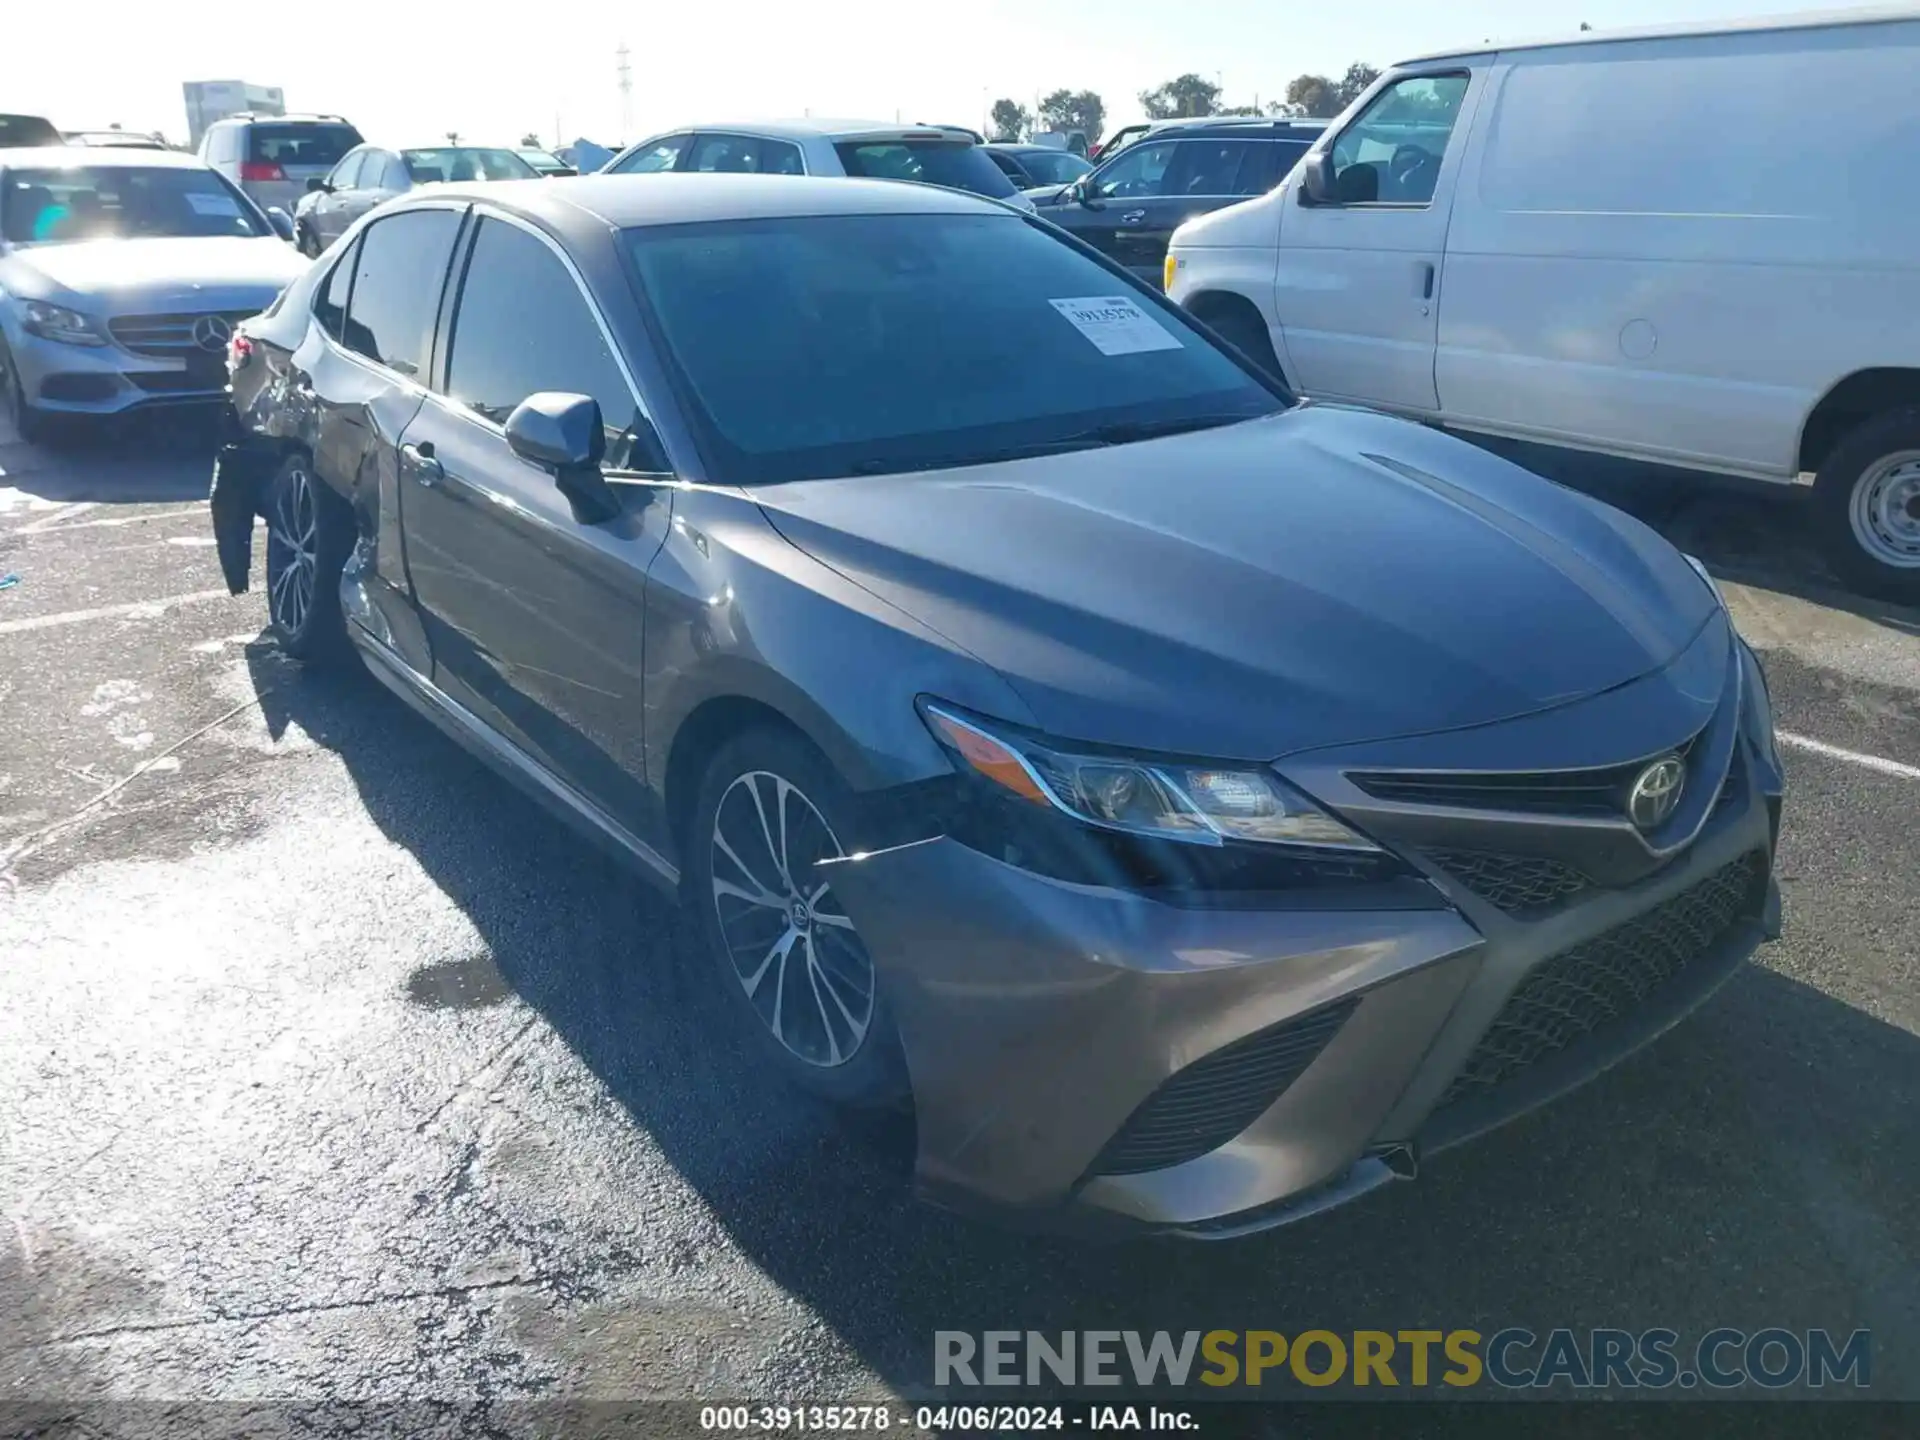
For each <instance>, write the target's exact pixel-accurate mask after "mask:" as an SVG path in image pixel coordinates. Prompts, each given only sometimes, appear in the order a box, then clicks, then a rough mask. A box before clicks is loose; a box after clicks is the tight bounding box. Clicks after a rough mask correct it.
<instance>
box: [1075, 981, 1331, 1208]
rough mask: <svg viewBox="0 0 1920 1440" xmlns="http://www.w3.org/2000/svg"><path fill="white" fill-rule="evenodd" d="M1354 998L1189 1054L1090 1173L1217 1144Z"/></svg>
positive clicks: (1252, 1112) (1201, 1151) (1255, 1109)
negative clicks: (1181, 1067)
mask: <svg viewBox="0 0 1920 1440" xmlns="http://www.w3.org/2000/svg"><path fill="white" fill-rule="evenodd" d="M1359 1003H1360V1002H1359V1000H1358V998H1356V997H1348V998H1347V999H1345V1000H1340V1001H1337V1002H1336V1003H1334V1004H1332V1005H1325V1006H1322V1007H1321V1008H1320V1009H1318V1010H1310V1011H1308V1012H1307V1013H1306V1014H1305V1015H1299V1016H1296V1017H1295V1018H1293V1019H1292V1020H1288V1021H1286V1022H1284V1023H1283V1024H1279V1025H1275V1026H1272V1027H1271V1028H1269V1029H1266V1030H1261V1031H1259V1032H1258V1033H1256V1034H1253V1035H1249V1036H1247V1038H1246V1039H1244V1040H1236V1041H1234V1043H1233V1044H1231V1045H1228V1046H1225V1047H1223V1048H1221V1049H1219V1050H1216V1051H1214V1052H1213V1054H1211V1055H1208V1056H1206V1057H1204V1058H1202V1059H1200V1060H1196V1061H1194V1063H1193V1064H1191V1065H1189V1066H1187V1068H1186V1069H1184V1070H1182V1071H1180V1072H1179V1073H1177V1074H1176V1075H1174V1076H1173V1077H1172V1078H1171V1079H1169V1080H1168V1081H1167V1082H1166V1083H1165V1084H1163V1085H1161V1087H1160V1088H1159V1089H1158V1090H1156V1091H1154V1092H1153V1094H1152V1095H1150V1096H1148V1097H1147V1099H1146V1101H1145V1102H1144V1103H1143V1104H1142V1105H1141V1106H1140V1108H1139V1109H1138V1110H1136V1111H1134V1112H1133V1116H1132V1118H1131V1119H1129V1120H1128V1121H1127V1123H1126V1124H1124V1125H1122V1126H1121V1127H1120V1130H1119V1132H1118V1133H1117V1134H1116V1135H1115V1136H1114V1137H1113V1139H1112V1140H1110V1141H1108V1142H1107V1148H1106V1149H1105V1150H1103V1151H1101V1152H1100V1158H1099V1159H1097V1160H1095V1161H1094V1162H1093V1165H1092V1166H1091V1167H1090V1173H1092V1174H1094V1175H1137V1174H1139V1173H1141V1172H1142V1171H1146V1170H1164V1169H1166V1168H1167V1167H1168V1166H1171V1165H1179V1164H1183V1163H1184V1162H1186V1161H1188V1160H1193V1159H1197V1158H1198V1157H1200V1156H1202V1155H1205V1154H1206V1153H1207V1152H1208V1151H1209V1150H1217V1149H1219V1148H1220V1147H1221V1146H1222V1145H1224V1144H1226V1143H1227V1141H1229V1140H1231V1139H1233V1137H1234V1136H1236V1135H1238V1134H1239V1133H1240V1132H1241V1131H1242V1130H1245V1129H1246V1128H1247V1127H1248V1126H1249V1125H1251V1124H1252V1123H1253V1122H1254V1121H1255V1120H1257V1119H1259V1118H1260V1116H1261V1114H1262V1113H1263V1112H1264V1111H1265V1110H1266V1108H1267V1107H1268V1106H1269V1105H1271V1104H1273V1102H1274V1101H1275V1100H1278V1099H1279V1098H1280V1095H1281V1093H1282V1092H1283V1091H1284V1090H1285V1089H1286V1088H1287V1087H1288V1086H1289V1085H1291V1084H1292V1083H1293V1082H1294V1081H1295V1080H1297V1079H1298V1078H1299V1077H1300V1074H1301V1072H1302V1071H1304V1070H1305V1069H1306V1068H1307V1066H1309V1065H1311V1064H1312V1063H1313V1062H1314V1059H1315V1057H1317V1056H1318V1055H1319V1054H1320V1052H1321V1051H1322V1050H1324V1049H1325V1048H1326V1046H1327V1042H1328V1041H1329V1040H1331V1039H1333V1037H1334V1035H1335V1034H1336V1033H1337V1032H1338V1031H1339V1029H1340V1027H1341V1026H1342V1025H1344V1024H1345V1023H1346V1021H1347V1017H1348V1016H1349V1015H1351V1014H1352V1013H1353V1011H1354V1008H1355V1007H1356V1006H1357V1005H1358V1004H1359Z"/></svg>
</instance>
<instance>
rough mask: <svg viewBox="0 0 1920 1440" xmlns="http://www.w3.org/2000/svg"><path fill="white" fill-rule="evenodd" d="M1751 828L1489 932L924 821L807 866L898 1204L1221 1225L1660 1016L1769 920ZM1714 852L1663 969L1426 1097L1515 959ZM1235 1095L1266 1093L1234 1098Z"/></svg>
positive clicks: (1289, 1197)
mask: <svg viewBox="0 0 1920 1440" xmlns="http://www.w3.org/2000/svg"><path fill="white" fill-rule="evenodd" d="M1771 842H1772V836H1771V832H1770V830H1769V825H1768V820H1767V817H1766V813H1765V809H1764V806H1763V805H1762V804H1760V803H1759V801H1758V799H1757V797H1756V798H1755V800H1754V801H1753V802H1752V803H1750V804H1749V805H1748V806H1747V807H1746V808H1745V810H1744V811H1743V813H1741V814H1740V815H1738V816H1737V817H1729V818H1728V820H1727V821H1726V823H1721V824H1717V825H1716V826H1715V828H1714V831H1713V833H1712V834H1711V835H1708V836H1703V837H1702V838H1701V840H1700V841H1699V842H1698V843H1697V844H1696V845H1695V846H1694V847H1693V849H1692V851H1691V852H1690V853H1689V854H1687V855H1686V856H1685V857H1684V858H1682V859H1680V860H1678V861H1676V862H1675V863H1673V864H1671V865H1669V866H1668V867H1666V868H1665V869H1663V870H1662V871H1660V872H1659V874H1658V875H1656V876H1655V877H1653V878H1652V879H1650V880H1648V881H1646V882H1644V883H1642V884H1640V885H1636V886H1633V887H1631V888H1630V889H1628V890H1624V891H1620V892H1616V893H1613V894H1610V895H1608V896H1606V897H1604V898H1602V899H1598V900H1595V901H1594V902H1592V903H1590V904H1588V905H1585V906H1584V907H1581V909H1580V910H1579V912H1578V913H1577V914H1574V915H1568V916H1562V917H1560V918H1559V919H1558V920H1557V921H1556V922H1555V923H1552V924H1546V925H1541V926H1538V927H1534V929H1535V931H1536V932H1537V933H1523V932H1519V931H1516V932H1513V933H1505V934H1502V935H1500V936H1499V937H1498V938H1496V939H1489V938H1488V936H1487V935H1485V934H1483V933H1482V931H1481V930H1480V929H1479V928H1477V927H1476V926H1475V925H1473V924H1471V923H1470V922H1469V921H1468V920H1467V919H1466V918H1465V917H1464V916H1463V915H1462V914H1461V913H1460V912H1459V911H1458V910H1457V909H1456V908H1454V907H1453V906H1451V905H1448V904H1446V903H1444V901H1443V900H1442V899H1441V898H1440V896H1439V895H1438V893H1437V892H1436V893H1435V894H1434V896H1433V897H1432V899H1431V901H1429V902H1426V903H1424V904H1421V903H1415V904H1408V903H1406V902H1405V901H1404V899H1400V900H1396V902H1395V903H1394V904H1393V905H1391V906H1389V907H1384V908H1383V907H1379V906H1377V905H1375V904H1372V903H1371V902H1370V901H1369V900H1368V898H1367V897H1365V896H1351V897H1346V898H1344V899H1330V898H1329V897H1328V896H1326V895H1314V896H1305V897H1302V900H1303V902H1304V903H1301V904H1299V905H1297V906H1292V907H1285V906H1283V907H1282V908H1259V909H1253V908H1238V909H1236V908H1210V909H1187V908H1180V907H1176V906H1171V905H1168V904H1164V903H1161V902H1159V901H1156V900H1153V899H1150V898H1147V897H1144V896H1140V895H1136V894H1131V893H1128V892H1125V891H1121V890H1113V889H1105V888H1099V887H1091V886H1084V885H1076V884H1072V883H1068V882H1065V881H1060V880H1054V879H1049V878H1047V877H1044V876H1040V875H1036V874H1033V873H1031V872H1028V871H1025V870H1021V869H1018V868H1015V867H1013V866H1010V865H1007V864H1004V863H1002V862H1000V861H998V860H995V859H992V858H990V857H988V856H986V855H984V854H982V853H980V852H979V851H976V850H973V849H970V848H968V847H967V846H965V845H963V844H961V843H959V842H958V841H956V840H954V839H952V838H949V837H942V838H937V839H931V840H924V841H920V842H917V843H915V844H911V845H906V846H902V847H900V848H897V849H892V850H885V851H880V852H875V853H871V854H866V855H862V856H857V857H850V858H848V859H846V860H842V861H836V862H830V865H831V868H832V871H833V885H834V890H835V893H836V894H837V895H839V896H840V897H841V899H842V901H843V903H844V904H845V905H846V907H847V909H848V912H849V914H850V915H852V917H853V918H854V920H855V923H856V925H857V926H858V928H859V930H860V933H861V935H862V936H863V938H864V939H865V940H866V942H867V945H868V949H869V951H870V952H871V953H872V954H873V956H874V959H875V963H876V966H877V967H878V970H879V974H880V980H881V984H882V986H883V988H884V990H885V993H886V995H887V999H888V1003H889V1006H890V1008H891V1009H892V1011H893V1015H894V1019H895V1022H896V1024H897V1026H898V1028H899V1032H900V1039H901V1044H902V1048H903V1050H904V1052H905V1055H906V1060H907V1066H908V1070H909V1073H910V1076H911V1079H912V1084H913V1092H914V1103H915V1110H916V1113H917V1117H918V1145H919V1154H918V1163H917V1178H918V1182H919V1188H920V1190H921V1193H922V1194H923V1196H925V1198H927V1199H929V1200H931V1201H933V1202H935V1203H938V1204H942V1205H945V1206H947V1207H948V1208H952V1209H960V1210H976V1211H986V1212H990V1213H992V1214H994V1215H995V1216H996V1217H997V1218H1000V1219H1002V1220H1012V1221H1013V1222H1014V1223H1020V1224H1026V1225H1030V1226H1034V1227H1038V1228H1046V1229H1067V1230H1074V1231H1080V1232H1083V1233H1102V1232H1116V1233H1121V1234H1127V1233H1142V1232H1160V1233H1173V1234H1179V1235H1183V1236H1188V1237H1192V1238H1224V1237H1227V1236H1232V1235H1240V1234H1246V1233H1249V1232H1251V1231H1255V1230H1261V1229H1266V1228H1269V1227H1272V1226H1275V1225H1281V1224H1285V1223H1288V1222H1289V1221H1292V1220H1295V1219H1298V1218H1301V1217H1302V1216H1304V1215H1308V1214H1312V1213H1315V1212H1317V1211H1319V1210H1322V1209H1325V1208H1328V1207H1329V1206H1332V1205H1335V1204H1340V1203H1344V1202H1346V1201H1348V1200H1351V1199H1353V1198H1356V1197H1357V1196H1359V1195H1362V1194H1364V1193H1366V1192H1368V1191H1370V1190H1372V1189H1374V1188H1376V1187H1377V1186H1379V1185H1383V1184H1385V1183H1387V1182H1388V1181H1390V1180H1394V1179H1405V1178H1410V1177H1411V1176H1412V1175H1413V1174H1414V1172H1415V1170H1416V1169H1417V1165H1418V1161H1419V1157H1420V1155H1421V1154H1422V1152H1426V1151H1432V1150H1437V1149H1443V1148H1446V1147H1448V1146H1450V1145H1452V1144H1454V1143H1457V1142H1458V1141H1460V1140H1462V1139H1465V1138H1467V1137H1468V1136H1470V1135H1473V1134H1478V1133H1481V1132H1483V1131H1485V1130H1487V1129H1491V1128H1493V1127H1494V1126H1496V1125H1499V1124H1502V1123H1504V1122H1505V1121H1507V1120H1509V1119H1512V1118H1513V1117H1514V1116H1516V1115H1518V1114H1521V1113H1524V1112H1525V1111H1527V1110H1530V1109H1532V1108H1534V1107H1535V1106H1537V1105H1539V1104H1542V1103H1544V1102H1545V1101H1547V1100H1549V1099H1552V1098H1553V1097H1554V1096H1556V1095H1558V1094H1560V1093H1562V1092H1564V1091H1565V1090H1567V1089H1570V1088H1572V1087H1573V1086H1575V1085H1577V1084H1579V1083H1582V1082H1583V1081H1585V1080H1586V1079H1589V1078H1591V1077H1592V1076H1593V1075H1595V1074H1597V1073H1599V1072H1600V1071H1601V1070H1603V1069H1605V1068H1607V1067H1608V1066H1609V1065H1611V1064H1613V1063H1614V1062H1615V1061H1617V1060H1619V1059H1621V1058H1622V1057H1623V1056H1625V1055H1626V1054H1629V1053H1631V1052H1632V1051H1633V1050H1635V1049H1637V1048H1639V1046H1641V1045H1643V1044H1645V1043H1646V1042H1647V1041H1649V1040H1651V1039H1652V1038H1654V1037H1655V1036H1656V1035H1658V1034H1660V1033H1661V1032H1663V1031H1664V1030H1666V1029H1667V1028H1669V1027H1671V1026H1672V1025H1673V1024H1675V1023H1676V1022H1677V1021H1678V1020H1679V1019H1680V1018H1681V1017H1682V1016H1684V1015H1685V1014H1687V1013H1689V1012H1690V1011H1691V1010H1692V1009H1693V1008H1694V1007H1695V1006H1697V1005H1698V1004H1699V1003H1701V1002H1702V1001H1703V1000H1704V999H1705V998H1706V997H1707V996H1708V995H1710V994H1711V993H1712V992H1713V991H1714V990H1715V989H1717V988H1718V986H1719V985H1720V984H1721V983H1722V982H1724V981H1725V980H1726V979H1727V978H1728V977H1729V976H1731V975H1732V974H1733V973H1735V971H1736V970H1737V969H1738V968H1739V966H1740V965H1741V964H1742V963H1743V962H1744V961H1745V960H1746V958H1747V957H1748V956H1749V955H1750V954H1751V952H1752V951H1753V950H1754V948H1755V947H1756V946H1758V945H1759V944H1760V943H1761V942H1762V941H1763V940H1764V939H1766V938H1769V937H1770V936H1771V935H1773V934H1777V933H1778V928H1779V898H1778V892H1777V890H1776V889H1775V888H1774V886H1773V883H1772V879H1771V875H1770V873H1769V871H1770V856H1771V850H1772V843H1771ZM1741 867H1744V868H1741ZM1734 870H1737V871H1738V873H1739V874H1740V875H1741V876H1743V877H1747V878H1748V879H1750V881H1751V883H1750V884H1747V885H1746V888H1745V890H1744V891H1743V897H1742V899H1741V902H1740V905H1741V909H1740V911H1739V914H1738V916H1737V917H1736V920H1735V922H1734V923H1730V924H1729V925H1728V926H1726V927H1725V928H1724V929H1723V930H1722V931H1721V932H1720V933H1719V934H1718V935H1717V936H1716V937H1715V938H1714V940H1713V943H1712V944H1711V945H1710V946H1707V947H1706V948H1705V949H1704V950H1703V951H1702V952H1701V953H1699V954H1697V955H1695V956H1693V957H1692V959H1691V961H1690V963H1689V964H1688V965H1687V967H1686V968H1685V971H1684V974H1683V975H1682V977H1681V978H1680V979H1679V980H1677V981H1676V982H1675V983H1673V984H1672V985H1669V986H1668V987H1666V988H1665V989H1663V990H1662V991H1661V992H1660V993H1658V994H1657V995H1654V996H1651V997H1649V999H1648V1001H1647V1003H1645V1004H1644V1005H1643V1006H1641V1007H1640V1009H1639V1010H1638V1011H1636V1012H1635V1013H1634V1014H1632V1015H1631V1016H1629V1017H1626V1018H1625V1020H1623V1022H1622V1023H1620V1024H1616V1025H1612V1026H1610V1027H1608V1028H1606V1029H1605V1030H1604V1031H1602V1032H1599V1033H1595V1034H1591V1035H1588V1036H1585V1037H1583V1038H1582V1039H1580V1040H1578V1041H1576V1042H1575V1043H1573V1044H1570V1045H1567V1046H1565V1047H1564V1048H1562V1049H1561V1050H1559V1051H1558V1052H1557V1053H1555V1054H1553V1055H1550V1056H1548V1057H1546V1058H1545V1059H1543V1060H1542V1061H1541V1062H1540V1063H1538V1064H1537V1065H1534V1066H1533V1067H1532V1068H1530V1069H1529V1070H1527V1071H1526V1072H1525V1073H1523V1074H1522V1075H1520V1076H1519V1077H1517V1078H1516V1079H1515V1080H1514V1081H1512V1082H1511V1083H1509V1084H1507V1085H1505V1086H1503V1087H1502V1088H1500V1089H1499V1090H1497V1091H1496V1092H1495V1093H1493V1094H1490V1095H1481V1096H1477V1097H1474V1098H1473V1099H1472V1100H1471V1101H1470V1102H1469V1103H1464V1104H1462V1103H1454V1104H1451V1105H1448V1104H1446V1103H1444V1102H1443V1101H1442V1098H1441V1097H1442V1095H1443V1093H1444V1092H1447V1091H1448V1088H1449V1082H1450V1081H1451V1080H1452V1079H1453V1078H1454V1076H1455V1075H1456V1073H1458V1072H1459V1071H1461V1069H1462V1067H1463V1065H1464V1064H1465V1063H1466V1055H1467V1053H1468V1052H1469V1051H1470V1050H1471V1049H1472V1047H1473V1046H1474V1044H1475V1043H1476V1042H1477V1041H1479V1040H1480V1039H1481V1037H1482V1035H1483V1034H1484V1033H1486V1032H1488V1030H1489V1026H1490V1024H1491V1021H1492V1019H1493V1017H1494V1016H1495V1015H1496V1014H1497V1013H1498V1012H1499V1011H1500V1010H1501V1007H1502V1005H1503V1004H1504V1003H1505V1002H1506V1001H1507V999H1508V997H1509V996H1510V995H1512V994H1514V993H1515V992H1516V989H1517V987H1518V985H1519V983H1520V981H1521V980H1522V979H1523V978H1524V977H1525V976H1526V975H1527V974H1528V973H1529V972H1530V971H1532V970H1533V969H1535V968H1537V967H1541V966H1543V965H1544V964H1545V963H1546V962H1548V961H1550V960H1553V959H1555V958H1556V957H1557V956H1558V955H1560V954H1562V953H1564V952H1565V951H1566V950H1567V949H1568V948H1569V947H1576V948H1577V947H1578V946H1580V945H1581V944H1583V943H1586V942H1589V941H1594V940H1597V939H1599V938H1601V937H1604V936H1605V935H1606V934H1607V933H1608V932H1611V931H1615V930H1617V929H1618V928H1619V927H1621V926H1623V925H1625V924H1627V923H1629V922H1632V921H1634V920H1635V919H1636V917H1644V916H1647V915H1649V914H1652V913H1654V912H1656V911H1658V910H1659V908H1660V907H1662V906H1664V905H1668V904H1676V905H1677V904H1681V903H1684V902H1685V901H1686V899H1687V897H1688V896H1689V895H1690V894H1694V893H1697V892H1699V891H1701V890H1702V889H1703V888H1706V887H1710V886H1712V885H1714V884H1716V883H1721V881H1722V880H1723V878H1724V876H1725V875H1726V874H1727V873H1728V872H1729V871H1734ZM1749 872H1750V873H1749ZM1288 1066H1291V1067H1292V1068H1291V1072H1290V1073H1287V1067H1288ZM1276 1067H1278V1068H1276ZM1276 1076H1277V1077H1279V1079H1278V1082H1277V1083H1276ZM1201 1082H1204V1083H1201ZM1261 1085H1267V1086H1269V1087H1271V1088H1272V1091H1273V1093H1272V1095H1271V1098H1270V1102H1269V1101H1266V1100H1264V1099H1256V1101H1255V1103H1254V1105H1253V1107H1252V1113H1250V1114H1249V1113H1248V1111H1247V1107H1246V1101H1247V1097H1248V1095H1249V1093H1253V1092H1256V1091H1258V1088H1259V1087H1260V1086H1261ZM1249 1087H1252V1091H1250V1089H1249ZM1262 1093H1263V1092H1262ZM1234 1105H1238V1106H1240V1107H1241V1109H1240V1111H1239V1112H1238V1113H1239V1114H1241V1115H1244V1116H1246V1123H1245V1124H1244V1125H1242V1127H1241V1128H1240V1129H1238V1130H1237V1131H1236V1132H1235V1133H1233V1134H1231V1135H1230V1136H1228V1137H1225V1138H1223V1139H1221V1140H1220V1142H1219V1143H1216V1144H1214V1145H1213V1146H1212V1148H1210V1149H1206V1150H1204V1151H1203V1152H1202V1153H1190V1152H1191V1147H1188V1150H1184V1151H1183V1150H1181V1149H1180V1148H1179V1143H1178V1142H1179V1131H1180V1129H1181V1127H1182V1126H1186V1127H1189V1128H1192V1127H1195V1126H1197V1127H1199V1128H1201V1129H1204V1128H1205V1127H1206V1126H1207V1125H1208V1124H1214V1123H1217V1122H1218V1120H1219V1119H1220V1116H1221V1115H1222V1114H1227V1113H1231V1112H1232V1107H1233V1106H1234ZM1263 1105H1264V1108H1262V1106H1263ZM1223 1106H1224V1107H1226V1109H1225V1110H1223V1109H1222V1107H1223ZM1156 1127H1157V1128H1156ZM1156 1146H1158V1147H1160V1148H1159V1149H1156ZM1159 1160H1164V1161H1166V1162H1167V1163H1164V1164H1161V1163H1156V1162H1157V1161H1159Z"/></svg>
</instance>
